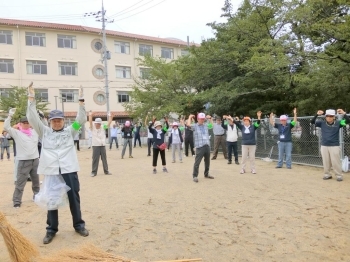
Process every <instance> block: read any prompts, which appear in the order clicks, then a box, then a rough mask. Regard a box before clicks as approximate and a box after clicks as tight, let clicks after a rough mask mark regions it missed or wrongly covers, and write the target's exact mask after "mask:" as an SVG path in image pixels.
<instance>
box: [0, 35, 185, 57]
mask: <svg viewBox="0 0 350 262" xmlns="http://www.w3.org/2000/svg"><path fill="white" fill-rule="evenodd" d="M25 42H26V45H27V46H43V47H44V46H46V37H45V34H44V33H32V32H26V33H25ZM12 43H13V41H12V31H10V30H0V44H8V45H12ZM57 47H58V48H71V49H75V48H77V40H76V36H73V35H60V34H58V35H57ZM94 48H95V49H96V50H97V51H100V50H101V49H102V48H103V45H102V43H101V42H96V43H95V44H94ZM114 50H115V52H116V53H118V54H130V43H129V42H121V41H114ZM146 54H149V55H151V56H153V46H152V45H143V44H139V55H146ZM187 54H188V51H187V50H186V49H182V50H181V55H182V56H184V55H187ZM161 57H162V58H167V59H174V49H173V48H168V47H162V48H161Z"/></svg>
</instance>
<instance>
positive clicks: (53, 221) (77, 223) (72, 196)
mask: <svg viewBox="0 0 350 262" xmlns="http://www.w3.org/2000/svg"><path fill="white" fill-rule="evenodd" d="M62 177H63V179H64V181H65V182H66V184H67V186H69V187H70V188H71V190H69V191H68V192H67V194H68V200H69V208H70V213H71V214H72V219H73V227H74V229H75V230H81V229H83V228H85V222H84V220H83V219H82V218H81V210H80V196H79V191H80V185H79V178H78V174H77V172H73V173H67V174H62ZM46 223H47V227H46V230H47V232H50V233H57V231H58V210H49V211H47V221H46Z"/></svg>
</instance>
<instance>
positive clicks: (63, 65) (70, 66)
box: [58, 62, 78, 76]
mask: <svg viewBox="0 0 350 262" xmlns="http://www.w3.org/2000/svg"><path fill="white" fill-rule="evenodd" d="M58 70H59V73H60V75H70V76H76V75H78V64H77V63H70V62H59V63H58Z"/></svg>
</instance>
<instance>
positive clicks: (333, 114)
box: [326, 109, 335, 116]
mask: <svg viewBox="0 0 350 262" xmlns="http://www.w3.org/2000/svg"><path fill="white" fill-rule="evenodd" d="M326 116H335V110H334V109H327V110H326Z"/></svg>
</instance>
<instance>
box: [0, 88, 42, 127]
mask: <svg viewBox="0 0 350 262" xmlns="http://www.w3.org/2000/svg"><path fill="white" fill-rule="evenodd" d="M27 103H28V96H27V88H25V87H12V89H10V90H9V93H8V96H0V109H1V110H4V111H5V112H8V111H9V110H10V109H11V108H16V112H15V114H14V115H13V117H12V124H15V123H18V122H19V120H20V119H21V118H22V117H24V116H25V115H26V112H27ZM47 105H48V103H44V102H42V101H41V100H40V99H38V98H37V106H36V107H37V109H38V110H41V111H43V112H45V111H47Z"/></svg>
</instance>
